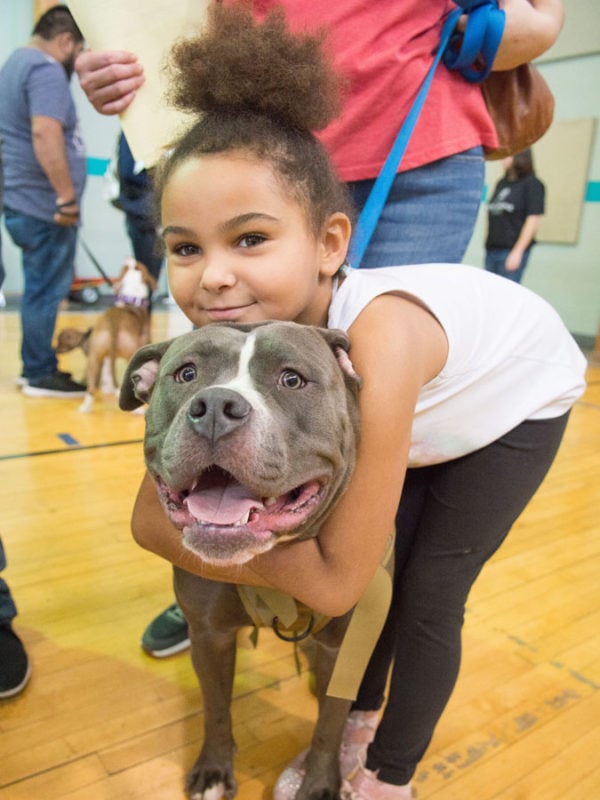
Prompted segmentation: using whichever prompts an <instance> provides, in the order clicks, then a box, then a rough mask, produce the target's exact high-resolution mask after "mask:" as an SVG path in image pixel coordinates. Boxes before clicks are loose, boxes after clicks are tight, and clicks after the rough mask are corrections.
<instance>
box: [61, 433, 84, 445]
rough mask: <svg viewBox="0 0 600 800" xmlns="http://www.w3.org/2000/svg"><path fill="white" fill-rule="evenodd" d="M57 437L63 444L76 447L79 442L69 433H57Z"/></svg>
mask: <svg viewBox="0 0 600 800" xmlns="http://www.w3.org/2000/svg"><path fill="white" fill-rule="evenodd" d="M58 438H59V439H60V440H61V441H63V442H64V443H65V444H68V445H69V447H76V446H77V445H78V444H79V442H78V441H77V439H75V438H74V437H73V436H71V434H70V433H59V434H58Z"/></svg>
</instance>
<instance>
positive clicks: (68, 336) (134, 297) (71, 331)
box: [56, 259, 156, 412]
mask: <svg viewBox="0 0 600 800" xmlns="http://www.w3.org/2000/svg"><path fill="white" fill-rule="evenodd" d="M115 288H116V290H117V294H116V296H115V305H114V306H113V307H112V308H108V309H107V310H106V311H105V312H104V313H103V314H101V316H100V317H99V318H98V319H97V320H96V322H95V323H94V325H93V326H92V327H91V328H88V330H87V331H82V330H79V329H77V328H65V329H64V330H62V331H61V332H60V333H59V335H58V343H57V346H56V352H57V353H67V352H69V351H70V350H74V349H75V348H76V347H81V349H82V350H83V352H84V353H85V354H86V356H87V393H86V395H85V398H84V400H83V403H82V404H81V405H80V406H79V410H80V411H83V412H89V411H91V410H92V407H93V405H94V397H95V395H96V392H97V390H98V388H99V384H100V379H101V378H100V376H101V374H105V373H103V365H104V364H105V363H106V364H107V365H108V366H109V367H110V369H109V370H107V374H108V375H109V379H110V381H111V383H112V386H109V387H108V388H107V390H106V391H107V393H111V392H112V393H116V392H117V390H118V386H117V376H116V360H117V359H118V358H124V359H127V360H129V359H130V358H131V357H132V355H133V354H134V353H135V352H136V350H139V348H140V347H143V345H145V344H148V343H149V342H150V316H149V314H148V298H149V296H150V291H151V290H152V289H155V288H156V280H155V278H154V277H153V276H152V275H151V274H150V273H149V272H148V270H147V268H146V267H145V266H144V265H143V264H141V263H140V262H139V261H135V260H134V259H127V261H126V262H125V264H124V266H123V270H122V272H121V275H120V276H119V278H118V279H117V281H116V282H115ZM127 301H129V302H127Z"/></svg>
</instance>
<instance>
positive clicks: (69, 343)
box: [55, 328, 91, 353]
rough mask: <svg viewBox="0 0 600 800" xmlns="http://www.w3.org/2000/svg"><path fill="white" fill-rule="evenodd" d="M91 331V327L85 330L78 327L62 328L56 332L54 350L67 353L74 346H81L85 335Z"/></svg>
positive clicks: (73, 348)
mask: <svg viewBox="0 0 600 800" xmlns="http://www.w3.org/2000/svg"><path fill="white" fill-rule="evenodd" d="M90 333H91V328H90V329H89V330H87V331H80V330H79V329H78V328H63V330H62V331H61V332H60V333H59V334H58V338H57V340H56V348H55V351H56V352H57V353H69V352H70V351H71V350H75V348H76V347H81V346H82V344H83V341H84V339H85V338H86V336H89V334H90Z"/></svg>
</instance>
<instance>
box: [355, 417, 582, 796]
mask: <svg viewBox="0 0 600 800" xmlns="http://www.w3.org/2000/svg"><path fill="white" fill-rule="evenodd" d="M567 418H568V415H564V416H563V417H560V418H558V419H552V420H540V421H528V422H524V423H523V424H521V425H519V426H518V427H517V428H515V429H514V430H513V431H510V432H509V433H508V434H506V435H505V436H503V437H502V438H500V439H499V440H498V441H496V442H494V443H493V444H491V445H489V446H487V447H485V448H483V449H481V450H479V451H477V452H475V453H472V454H470V455H468V456H465V457H463V458H459V459H456V460H454V461H450V462H448V463H446V464H440V465H436V466H433V467H427V468H424V469H422V470H421V469H420V470H415V471H414V472H415V473H421V474H420V475H417V476H416V477H415V478H414V479H412V478H411V479H410V480H409V482H408V483H407V487H406V490H405V492H403V495H402V499H401V509H400V512H399V521H400V524H402V517H403V510H402V507H403V506H405V508H408V509H409V514H408V524H407V530H408V535H407V537H406V539H405V538H404V530H403V529H402V527H401V528H400V529H399V530H398V532H397V552H398V565H397V569H396V570H395V585H394V596H393V601H392V610H391V613H390V618H389V620H388V623H389V627H388V625H386V635H387V636H388V648H389V647H390V645H392V646H393V658H394V664H393V667H392V676H391V682H390V690H389V698H388V701H387V705H386V707H385V710H384V714H383V717H382V720H381V723H380V725H379V728H378V730H377V735H376V737H375V740H374V742H373V744H372V745H371V746H370V748H369V752H368V759H367V767H368V768H369V769H372V770H375V769H378V770H379V777H380V779H381V780H382V781H384V782H386V783H393V784H397V785H402V784H405V783H407V782H408V781H409V780H410V779H411V777H412V776H413V774H414V772H415V770H416V767H417V764H418V762H419V761H420V760H421V758H422V757H423V754H424V752H425V750H426V748H427V746H428V744H429V742H430V740H431V737H432V735H433V731H434V729H435V726H436V724H437V722H438V720H439V718H440V716H441V714H442V712H443V710H444V708H445V706H446V704H447V702H448V699H449V697H450V695H451V693H452V690H453V688H454V685H455V683H456V678H457V676H458V670H459V666H460V656H461V629H462V624H463V616H464V608H465V603H466V600H467V597H468V594H469V591H470V589H471V586H472V585H473V583H474V581H475V579H476V578H477V576H478V575H479V572H480V571H481V568H482V567H483V565H484V564H485V562H486V561H487V560H488V559H489V558H490V557H491V556H492V555H493V553H494V552H495V551H496V550H497V549H498V547H499V546H500V545H501V544H502V542H503V540H504V538H505V537H506V535H507V533H508V532H509V530H510V528H511V527H512V525H513V523H514V522H515V520H516V519H517V517H518V516H519V515H520V514H521V512H522V511H523V509H524V508H525V506H526V505H527V503H528V502H529V500H530V499H531V497H532V496H533V494H534V493H535V491H536V490H537V489H538V487H539V485H540V483H541V482H542V480H543V478H544V476H545V475H546V473H547V471H548V469H549V468H550V465H551V464H552V461H553V460H554V457H555V454H556V451H557V449H558V446H559V443H560V440H561V438H562V434H563V432H564V428H565V425H566V422H567ZM411 506H412V507H411ZM414 514H417V515H418V517H417V518H416V519H415V518H414V516H413V515H414ZM378 655H379V656H382V655H383V654H382V653H381V652H379V653H378ZM388 664H389V660H388V661H386V662H385V664H384V665H383V668H382V665H379V677H381V675H382V674H384V673H385V672H386V670H387V665H388ZM374 672H375V665H373V664H370V665H369V669H368V671H367V673H366V675H365V682H366V681H368V680H369V675H370V674H373V673H374Z"/></svg>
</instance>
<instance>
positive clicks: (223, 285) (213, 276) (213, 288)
mask: <svg viewBox="0 0 600 800" xmlns="http://www.w3.org/2000/svg"><path fill="white" fill-rule="evenodd" d="M235 282H236V277H235V273H234V271H233V269H232V268H231V265H230V264H229V262H228V259H226V258H223V257H218V256H212V257H210V258H209V259H207V261H206V266H205V267H204V271H203V272H202V288H203V289H206V290H207V291H210V292H220V291H222V290H223V289H229V288H230V287H232V286H233V285H234V284H235Z"/></svg>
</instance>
